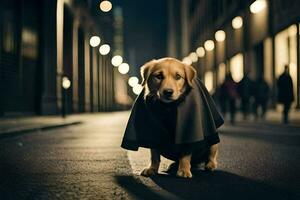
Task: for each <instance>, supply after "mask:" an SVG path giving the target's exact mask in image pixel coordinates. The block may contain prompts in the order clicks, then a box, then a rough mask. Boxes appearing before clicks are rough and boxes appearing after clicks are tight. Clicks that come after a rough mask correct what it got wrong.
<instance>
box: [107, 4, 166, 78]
mask: <svg viewBox="0 0 300 200" xmlns="http://www.w3.org/2000/svg"><path fill="white" fill-rule="evenodd" d="M112 3H113V5H120V6H121V7H122V8H123V17H124V51H125V59H126V61H127V62H128V63H129V64H130V66H131V67H132V68H131V69H132V70H131V74H134V70H133V68H136V69H137V70H136V72H138V71H139V67H140V66H141V65H143V64H144V63H145V62H147V61H149V60H151V59H153V58H161V57H165V56H166V54H167V51H166V46H167V40H166V38H167V7H166V0H151V1H146V0H142V1H139V0H114V1H112Z"/></svg>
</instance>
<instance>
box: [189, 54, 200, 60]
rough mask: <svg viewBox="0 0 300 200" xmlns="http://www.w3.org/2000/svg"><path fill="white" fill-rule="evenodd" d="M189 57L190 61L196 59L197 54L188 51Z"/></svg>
mask: <svg viewBox="0 0 300 200" xmlns="http://www.w3.org/2000/svg"><path fill="white" fill-rule="evenodd" d="M189 58H190V60H191V61H192V62H197V61H198V55H197V54H196V53H195V52H192V53H190V55H189Z"/></svg>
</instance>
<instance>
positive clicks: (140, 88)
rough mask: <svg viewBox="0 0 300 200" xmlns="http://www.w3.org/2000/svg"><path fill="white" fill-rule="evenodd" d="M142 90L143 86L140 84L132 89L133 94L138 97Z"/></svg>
mask: <svg viewBox="0 0 300 200" xmlns="http://www.w3.org/2000/svg"><path fill="white" fill-rule="evenodd" d="M142 90H143V86H141V85H140V84H137V85H135V86H134V87H133V88H132V91H133V93H134V94H136V95H139V94H140V93H141V92H142Z"/></svg>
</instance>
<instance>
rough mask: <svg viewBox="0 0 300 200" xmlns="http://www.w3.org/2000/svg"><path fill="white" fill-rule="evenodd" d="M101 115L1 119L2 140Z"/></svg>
mask: <svg viewBox="0 0 300 200" xmlns="http://www.w3.org/2000/svg"><path fill="white" fill-rule="evenodd" d="M99 114H100V115H101V113H81V114H72V115H67V117H66V118H62V117H61V116H60V115H54V116H26V117H16V118H2V119H1V118H0V138H5V137H10V136H14V135H17V134H22V133H25V132H31V131H41V130H47V129H53V128H59V127H63V126H69V125H75V124H80V123H83V122H84V121H86V120H89V119H91V118H92V117H94V116H95V115H99Z"/></svg>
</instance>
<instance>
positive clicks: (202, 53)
mask: <svg viewBox="0 0 300 200" xmlns="http://www.w3.org/2000/svg"><path fill="white" fill-rule="evenodd" d="M196 53H197V55H198V56H199V58H202V57H204V56H205V49H204V48H203V47H198V48H197V50H196Z"/></svg>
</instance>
